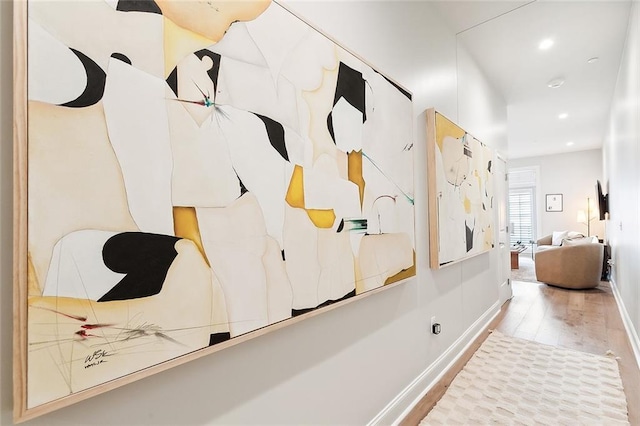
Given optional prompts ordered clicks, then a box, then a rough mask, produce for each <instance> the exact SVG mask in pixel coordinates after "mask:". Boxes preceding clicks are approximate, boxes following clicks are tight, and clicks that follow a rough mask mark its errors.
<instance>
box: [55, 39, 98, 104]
mask: <svg viewBox="0 0 640 426" xmlns="http://www.w3.org/2000/svg"><path fill="white" fill-rule="evenodd" d="M69 49H71V51H72V52H73V53H74V54H75V55H76V56H77V57H78V59H80V62H82V66H83V67H84V71H85V73H86V74H87V86H86V87H85V88H84V91H83V92H82V93H81V94H80V96H78V97H77V98H76V99H74V100H72V101H69V102H67V103H64V104H62V105H61V106H64V107H70V108H84V107H88V106H91V105H95V104H97V103H98V102H99V101H100V99H102V96H103V95H104V86H105V83H106V81H107V74H105V72H104V71H103V70H102V68H100V66H99V65H98V64H96V63H95V62H94V61H93V60H92V59H91V58H89V57H88V56H87V55H85V54H84V53H82V52H80V51H78V50H76V49H73V48H69Z"/></svg>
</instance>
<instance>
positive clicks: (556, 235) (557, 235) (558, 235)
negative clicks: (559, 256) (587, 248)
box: [551, 231, 569, 246]
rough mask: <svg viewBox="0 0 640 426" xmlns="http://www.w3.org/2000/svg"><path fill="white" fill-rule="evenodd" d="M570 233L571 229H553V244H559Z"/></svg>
mask: <svg viewBox="0 0 640 426" xmlns="http://www.w3.org/2000/svg"><path fill="white" fill-rule="evenodd" d="M567 235H569V231H553V235H551V245H552V246H559V245H561V244H562V240H564V239H565V238H567Z"/></svg>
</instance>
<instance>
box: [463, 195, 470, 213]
mask: <svg viewBox="0 0 640 426" xmlns="http://www.w3.org/2000/svg"><path fill="white" fill-rule="evenodd" d="M464 211H465V213H467V214H470V213H471V200H470V199H469V197H464Z"/></svg>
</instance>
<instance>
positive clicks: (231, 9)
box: [156, 0, 271, 44]
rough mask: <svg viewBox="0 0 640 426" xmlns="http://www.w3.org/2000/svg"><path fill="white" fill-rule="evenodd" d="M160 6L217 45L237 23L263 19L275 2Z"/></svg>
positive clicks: (216, 0) (166, 0)
mask: <svg viewBox="0 0 640 426" xmlns="http://www.w3.org/2000/svg"><path fill="white" fill-rule="evenodd" d="M156 4H157V5H158V7H159V8H160V10H161V11H162V15H163V16H164V17H165V18H167V19H170V20H171V21H172V22H174V23H175V24H176V25H178V26H180V27H182V28H184V29H186V30H189V31H191V32H193V33H195V34H200V35H201V36H202V37H205V38H207V39H209V40H212V41H213V42H217V41H220V40H221V39H222V37H223V36H224V35H225V33H226V32H227V30H228V29H229V27H230V26H231V24H233V23H234V22H238V21H251V20H253V19H255V18H257V17H258V16H260V14H261V13H262V12H264V11H265V10H266V9H267V7H269V4H271V0H235V1H232V0H208V1H175V0H156ZM210 44H212V43H210Z"/></svg>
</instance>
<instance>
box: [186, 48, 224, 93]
mask: <svg viewBox="0 0 640 426" xmlns="http://www.w3.org/2000/svg"><path fill="white" fill-rule="evenodd" d="M193 54H194V55H196V56H197V57H198V59H200V60H202V58H204V57H205V56H208V57H209V58H210V59H211V61H212V62H213V66H212V67H211V69H210V70H208V71H207V75H208V76H209V78H210V79H211V81H212V82H213V91H214V92H215V91H217V90H218V75H219V74H220V58H221V56H220V55H218V54H217V53H214V52H212V51H210V50H207V49H202V50H198V51H197V52H194V53H193ZM209 96H211V95H209ZM213 99H215V93H214V95H213Z"/></svg>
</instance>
